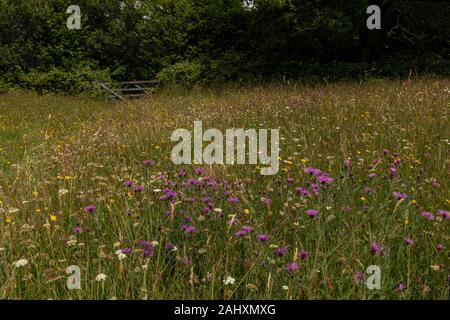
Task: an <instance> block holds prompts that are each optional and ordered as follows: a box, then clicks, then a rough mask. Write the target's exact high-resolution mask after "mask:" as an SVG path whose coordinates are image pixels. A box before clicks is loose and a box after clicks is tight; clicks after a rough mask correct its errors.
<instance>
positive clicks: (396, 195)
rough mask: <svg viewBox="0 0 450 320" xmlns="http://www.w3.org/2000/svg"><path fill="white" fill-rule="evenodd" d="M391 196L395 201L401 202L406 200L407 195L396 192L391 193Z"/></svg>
mask: <svg viewBox="0 0 450 320" xmlns="http://www.w3.org/2000/svg"><path fill="white" fill-rule="evenodd" d="M392 195H393V196H394V197H395V198H396V199H397V200H402V199H406V198H408V195H407V194H405V193H402V192H398V191H395V192H393V193H392Z"/></svg>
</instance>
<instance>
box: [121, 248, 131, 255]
mask: <svg viewBox="0 0 450 320" xmlns="http://www.w3.org/2000/svg"><path fill="white" fill-rule="evenodd" d="M120 251H121V252H122V253H123V254H130V253H131V252H132V251H133V249H131V248H123V249H120Z"/></svg>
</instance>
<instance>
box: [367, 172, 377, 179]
mask: <svg viewBox="0 0 450 320" xmlns="http://www.w3.org/2000/svg"><path fill="white" fill-rule="evenodd" d="M376 176H377V174H376V173H375V172H371V173H369V175H368V177H369V179H373V178H375V177H376Z"/></svg>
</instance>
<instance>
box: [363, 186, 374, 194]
mask: <svg viewBox="0 0 450 320" xmlns="http://www.w3.org/2000/svg"><path fill="white" fill-rule="evenodd" d="M363 192H364V193H371V192H373V189H372V188H371V187H369V186H364V189H363Z"/></svg>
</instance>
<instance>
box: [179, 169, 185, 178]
mask: <svg viewBox="0 0 450 320" xmlns="http://www.w3.org/2000/svg"><path fill="white" fill-rule="evenodd" d="M185 175H186V173H185V172H184V170H183V169H178V172H177V176H178V177H180V178H181V177H184V176H185Z"/></svg>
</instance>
